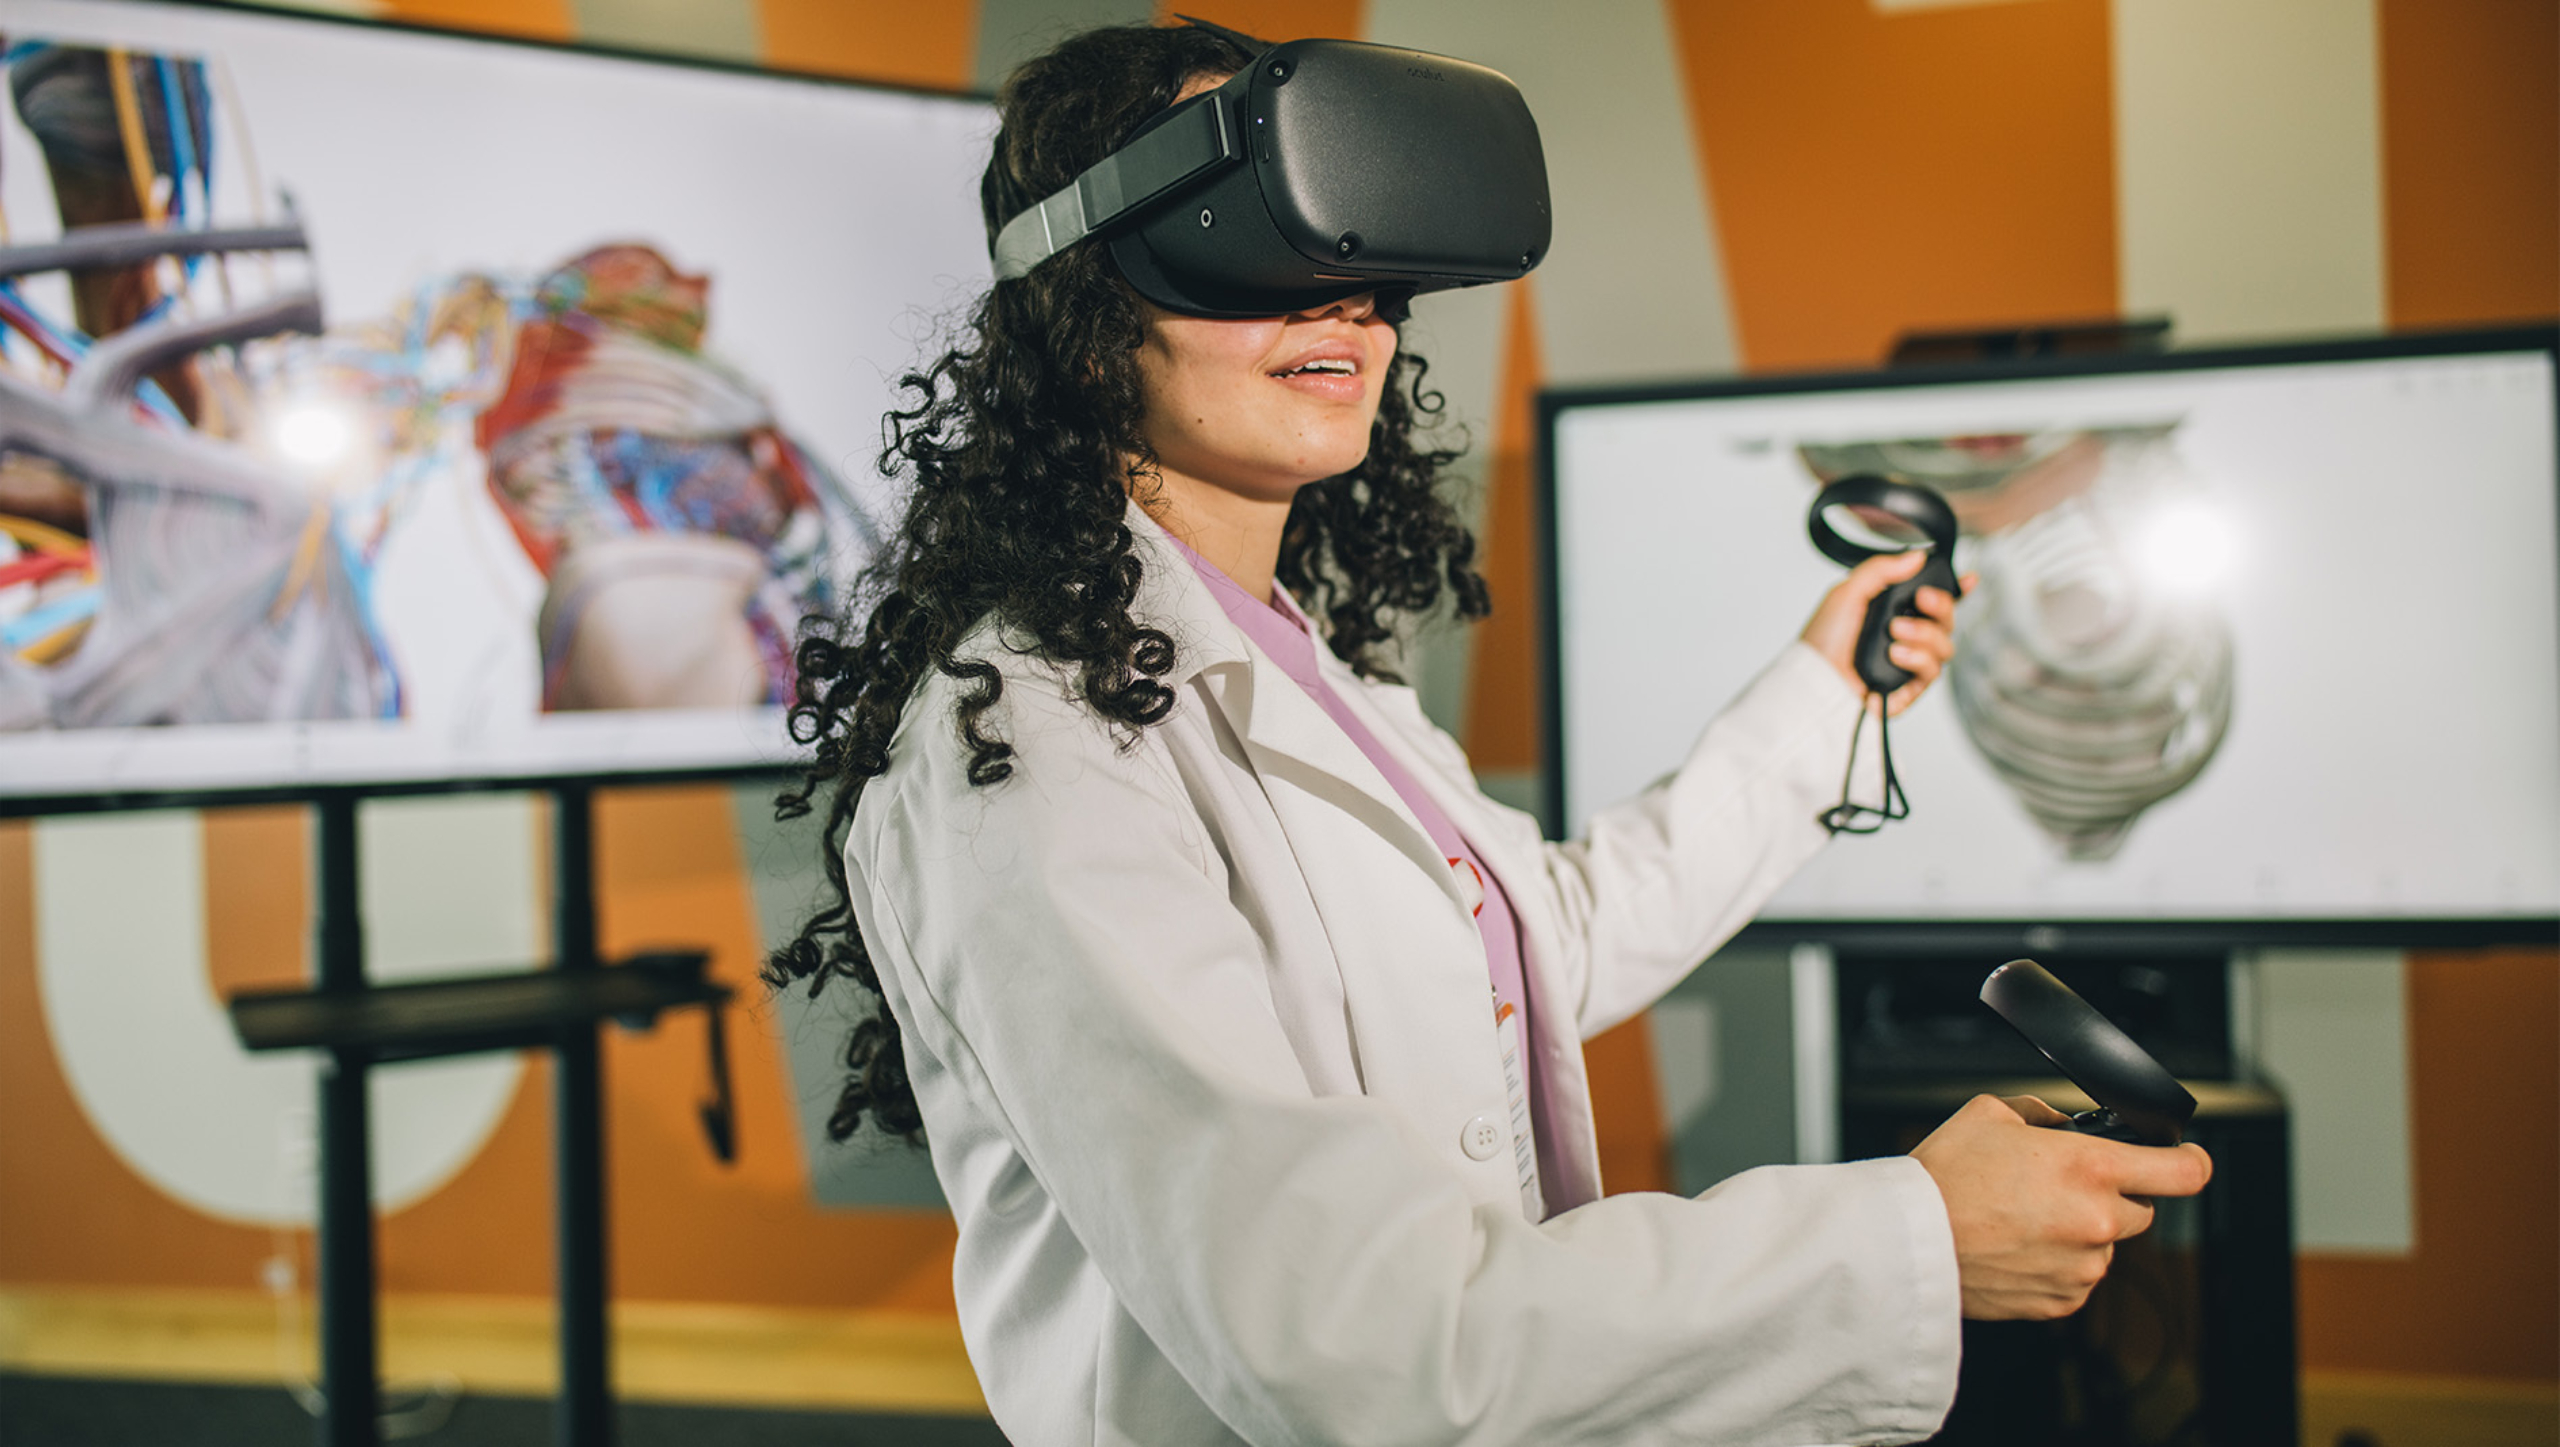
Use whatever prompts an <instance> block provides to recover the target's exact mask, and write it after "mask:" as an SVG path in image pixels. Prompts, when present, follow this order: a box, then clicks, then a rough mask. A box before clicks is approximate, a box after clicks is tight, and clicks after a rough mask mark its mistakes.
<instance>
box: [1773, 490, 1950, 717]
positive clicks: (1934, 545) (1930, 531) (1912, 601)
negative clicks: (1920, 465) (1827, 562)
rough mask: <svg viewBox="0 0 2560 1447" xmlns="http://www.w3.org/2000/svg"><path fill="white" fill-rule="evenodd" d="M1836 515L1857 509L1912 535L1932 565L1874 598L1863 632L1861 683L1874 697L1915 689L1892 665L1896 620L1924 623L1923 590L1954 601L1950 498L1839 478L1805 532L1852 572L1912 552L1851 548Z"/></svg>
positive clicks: (1860, 639) (1808, 517)
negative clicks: (1833, 515)
mask: <svg viewBox="0 0 2560 1447" xmlns="http://www.w3.org/2000/svg"><path fill="white" fill-rule="evenodd" d="M1835 508H1846V509H1854V510H1855V512H1856V513H1857V514H1862V515H1865V516H1867V517H1869V518H1871V519H1873V520H1874V521H1876V522H1878V523H1881V524H1884V525H1886V526H1890V527H1895V528H1896V530H1901V529H1908V530H1910V531H1912V532H1914V533H1917V534H1918V535H1919V536H1920V537H1921V538H1923V539H1925V541H1924V542H1921V543H1918V544H1917V546H1920V547H1923V548H1925V549H1927V551H1928V553H1929V561H1928V562H1926V563H1924V564H1922V565H1921V568H1920V571H1919V572H1918V573H1916V574H1913V575H1912V576H1911V577H1909V578H1906V579H1904V580H1903V581H1901V582H1899V583H1896V584H1894V585H1893V586H1892V587H1890V588H1887V589H1885V590H1884V591H1883V592H1882V593H1880V594H1878V595H1876V599H1875V601H1874V602H1872V603H1869V604H1868V605H1867V619H1866V622H1865V623H1864V624H1863V625H1861V626H1860V628H1859V629H1858V651H1857V655H1856V662H1857V665H1858V677H1859V679H1860V680H1862V681H1863V682H1865V684H1866V685H1867V687H1869V688H1871V689H1874V690H1875V691H1876V692H1877V693H1879V694H1889V693H1892V692H1893V691H1894V690H1895V689H1897V688H1900V687H1902V686H1903V685H1904V684H1906V683H1909V682H1910V681H1911V673H1910V670H1908V669H1905V668H1902V667H1900V666H1898V665H1896V664H1895V663H1894V661H1893V656H1892V654H1893V620H1894V619H1896V618H1917V617H1919V616H1920V604H1919V602H1918V597H1919V593H1920V590H1921V589H1923V588H1941V589H1944V590H1945V591H1946V594H1947V596H1948V597H1950V598H1952V597H1954V596H1955V595H1956V592H1957V583H1956V567H1955V561H1954V559H1955V551H1956V515H1955V510H1954V509H1952V508H1950V507H1948V506H1947V500H1946V499H1945V498H1942V497H1940V496H1938V494H1937V493H1935V492H1933V491H1931V490H1930V489H1928V488H1925V487H1921V486H1919V485H1918V484H1916V483H1908V482H1894V481H1892V480H1890V479H1888V478H1883V477H1878V476H1876V475H1875V474H1873V473H1866V472H1862V473H1859V474H1857V475H1855V476H1852V477H1844V478H1841V479H1840V480H1839V481H1837V482H1835V483H1833V484H1831V485H1830V486H1829V487H1826V488H1824V489H1823V490H1822V492H1821V494H1820V495H1819V496H1817V497H1815V498H1814V500H1813V511H1812V512H1811V513H1809V514H1807V515H1806V517H1805V527H1806V529H1807V530H1808V531H1810V532H1811V533H1812V534H1813V545H1814V546H1815V547H1816V548H1819V549H1821V550H1822V555H1823V556H1824V557H1826V558H1829V559H1831V560H1832V561H1833V562H1835V563H1838V564H1840V565H1841V566H1843V567H1850V568H1854V567H1856V566H1857V565H1858V564H1860V563H1863V562H1865V561H1866V560H1867V559H1869V558H1874V557H1881V556H1883V555H1885V554H1888V553H1895V552H1907V551H1909V550H1910V549H1909V548H1907V547H1893V546H1884V547H1878V546H1874V545H1872V544H1867V543H1860V542H1855V541H1853V540H1851V539H1850V538H1849V537H1847V536H1845V535H1844V534H1842V533H1841V532H1840V530H1839V529H1838V528H1837V527H1836V526H1834V524H1833V522H1832V519H1831V516H1830V514H1831V512H1832V510H1833V509H1835Z"/></svg>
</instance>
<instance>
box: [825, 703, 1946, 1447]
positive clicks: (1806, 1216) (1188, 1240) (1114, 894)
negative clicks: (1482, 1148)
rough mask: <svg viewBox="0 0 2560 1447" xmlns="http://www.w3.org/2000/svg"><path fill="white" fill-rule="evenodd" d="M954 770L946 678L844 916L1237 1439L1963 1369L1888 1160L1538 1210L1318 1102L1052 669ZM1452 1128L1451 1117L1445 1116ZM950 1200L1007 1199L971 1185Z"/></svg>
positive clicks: (1173, 857) (1451, 1435) (1526, 1436)
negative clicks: (990, 746) (987, 742)
mask: <svg viewBox="0 0 2560 1447" xmlns="http://www.w3.org/2000/svg"><path fill="white" fill-rule="evenodd" d="M1005 697H1006V703H1005V706H1004V707H1005V710H1006V712H1005V715H1004V716H1005V718H1006V719H1007V727H1006V732H1007V734H1008V736H1009V737H1010V739H1011V740H1012V742H1013V744H1014V747H1015V749H1016V750H1017V756H1016V759H1015V761H1014V763H1015V771H1014V775H1013V777H1012V778H1011V779H1009V780H1007V781H1005V782H1003V783H1001V784H998V785H995V786H992V787H987V788H973V787H971V786H970V785H969V784H968V783H967V781H966V779H965V778H964V777H963V773H962V771H963V767H964V762H965V760H964V758H963V757H962V755H961V751H960V750H959V748H958V747H957V745H956V744H955V743H953V742H952V741H951V740H950V739H949V737H948V735H949V732H950V727H949V722H948V720H949V709H948V701H947V692H946V691H941V690H937V689H936V688H930V687H929V688H928V689H927V690H925V691H924V693H923V694H922V695H921V696H920V697H919V698H918V699H917V700H916V701H915V702H914V703H912V704H911V705H910V708H909V718H910V726H909V729H908V731H907V733H906V735H905V736H904V737H902V740H901V743H900V746H899V748H900V752H901V753H902V754H904V755H905V757H902V758H899V759H898V760H897V761H896V762H895V763H893V766H892V770H891V772H890V773H889V774H888V775H885V776H883V777H882V778H881V779H880V780H877V781H875V782H874V783H873V784H872V785H871V787H870V791H869V792H868V793H866V796H865V797H864V799H863V801H862V805H861V809H860V811H859V812H858V815H857V818H856V821H855V826H854V830H853V835H852V837H851V839H850V840H849V843H848V850H847V853H848V863H849V865H850V866H851V869H850V875H851V878H852V880H853V883H854V888H855V891H856V893H855V898H856V900H857V901H858V903H859V906H860V908H859V910H858V914H859V917H860V921H861V925H862V929H863V933H864V937H865V939H866V941H867V942H868V944H869V946H870V949H871V951H872V954H873V958H874V959H875V961H877V962H878V963H879V965H880V968H881V971H882V975H883V981H884V985H885V986H886V987H887V990H888V992H889V995H890V998H891V1001H892V1003H893V1004H894V1005H895V1006H896V1007H897V1008H898V1013H899V1019H900V1022H901V1024H902V1026H903V1027H904V1029H905V1030H906V1032H907V1037H908V1049H909V1050H910V1051H911V1052H924V1053H929V1054H930V1056H931V1057H932V1059H933V1061H934V1062H935V1063H936V1064H937V1066H938V1067H939V1068H940V1069H941V1070H942V1071H944V1072H946V1073H947V1076H948V1079H947V1081H946V1082H945V1084H946V1085H948V1086H950V1087H952V1088H956V1089H957V1090H959V1091H961V1092H963V1093H964V1094H965V1095H966V1096H967V1097H968V1099H969V1103H970V1106H971V1108H972V1109H973V1110H975V1111H979V1112H986V1113H992V1114H993V1115H994V1116H995V1117H996V1118H997V1119H998V1120H999V1121H1000V1127H1001V1129H1002V1131H1003V1132H1004V1134H1005V1136H1006V1138H1007V1139H1008V1140H1009V1142H1010V1143H1011V1145H1012V1146H1013V1148H1014V1149H1015V1150H1016V1151H1017V1152H1018V1153H1019V1154H1020V1155H1021V1157H1022V1158H1023V1159H1024V1161H1025V1162H1026V1163H1027V1164H1028V1165H1029V1167H1030V1168H1031V1171H1032V1173H1033V1174H1034V1175H1035V1176H1036V1177H1037V1179H1038V1181H1039V1182H1040V1184H1041V1187H1042V1188H1043V1189H1044V1190H1045V1191H1046V1192H1047V1194H1048V1195H1049V1197H1050V1199H1051V1200H1052V1201H1053V1202H1054V1204H1055V1206H1056V1208H1057V1209H1058V1211H1059V1212H1060V1213H1061V1214H1062V1216H1063V1217H1064V1219H1065V1220H1066V1221H1067V1223H1068V1224H1069V1226H1070V1227H1071V1229H1072V1230H1073V1232H1074V1234H1075V1237H1076V1239H1077V1240H1078V1241H1079V1242H1080V1243H1081V1244H1082V1245H1083V1247H1084V1248H1085V1249H1086V1251H1087V1252H1088V1253H1089V1255H1090V1256H1091V1258H1092V1260H1093V1261H1094V1263H1095V1264H1096V1266H1097V1268H1098V1269H1099V1271H1100V1272H1101V1274H1102V1276H1103V1277H1104V1279H1105V1280H1106V1281H1107V1282H1108V1283H1109V1284H1110V1287H1111V1289H1112V1291H1113V1292H1114V1293H1115V1295H1116V1296H1117V1297H1118V1298H1119V1300H1120V1303H1121V1304H1122V1306H1123V1307H1124V1308H1125V1309H1126V1311H1127V1312H1128V1313H1129V1315H1130V1317H1131V1318H1132V1319H1133V1320H1134V1321H1136V1322H1137V1323H1138V1324H1139V1326H1140V1327H1141V1328H1142V1329H1143V1330H1144V1331H1145V1333H1146V1334H1147V1336H1148V1338H1149V1340H1150V1341H1151V1342H1153V1343H1154V1344H1155V1345H1156V1346H1157V1348H1158V1349H1159V1350H1160V1351H1161V1352H1162V1353H1163V1354H1164V1355H1165V1357H1166V1358H1167V1359H1168V1360H1169V1361H1170V1362H1171V1363H1172V1364H1173V1366H1174V1368H1175V1369H1176V1370H1177V1371H1178V1372H1179V1373H1180V1374H1181V1376H1182V1378H1183V1380H1184V1381H1185V1382H1186V1383H1187V1384H1188V1385H1189V1387H1190V1388H1191V1389H1192V1390H1193V1391H1194V1392H1195V1393H1197V1394H1198V1395H1199V1397H1200V1398H1201V1399H1202V1400H1203V1401H1205V1402H1206V1403H1208V1404H1209V1405H1210V1407H1211V1408H1212V1410H1214V1411H1215V1412H1216V1413H1217V1414H1218V1415H1219V1417H1220V1418H1221V1419H1222V1420H1224V1421H1225V1422H1227V1423H1228V1424H1229V1425H1230V1426H1231V1427H1232V1428H1233V1430H1234V1431H1235V1432H1236V1433H1237V1434H1238V1435H1240V1436H1242V1437H1243V1438H1245V1439H1246V1440H1248V1441H1252V1442H1256V1443H1264V1444H1302V1443H1303V1444H1317V1443H1371V1442H1375V1443H1440V1442H1450V1443H1455V1442H1483V1443H1490V1442H1539V1443H1546V1444H1557V1447H1562V1444H1571V1443H1609V1444H1620V1447H1623V1444H1633V1443H1649V1442H1694V1441H1716V1442H1728V1443H1743V1444H1760V1443H1766V1444H1779V1443H1809V1442H1843V1443H1850V1442H1855V1443H1866V1442H1883V1441H1901V1440H1907V1439H1909V1438H1913V1437H1917V1436H1921V1435H1925V1434H1926V1433H1928V1432H1930V1431H1933V1430H1935V1428H1936V1426H1937V1424H1938V1420H1939V1416H1940V1414H1941V1413H1942V1412H1943V1411H1944V1408H1945V1405H1946V1400H1947V1394H1948V1392H1949V1391H1950V1390H1951V1386H1952V1383H1951V1372H1952V1364H1953V1362H1954V1360H1955V1355H1956V1353H1955V1342H1954V1331H1955V1314H1954V1312H1953V1310H1952V1309H1951V1307H1952V1280H1951V1278H1952V1272H1951V1269H1950V1267H1949V1266H1948V1263H1949V1262H1950V1261H1951V1259H1952V1250H1951V1246H1950V1243H1949V1242H1948V1241H1947V1240H1946V1239H1945V1225H1944V1222H1945V1215H1944V1211H1943V1209H1942V1208H1941V1207H1940V1206H1939V1204H1938V1201H1937V1196H1936V1191H1935V1187H1934V1186H1933V1185H1932V1183H1931V1182H1930V1181H1929V1179H1928V1177H1927V1175H1926V1173H1925V1172H1924V1171H1923V1170H1922V1169H1921V1168H1920V1167H1919V1166H1918V1165H1917V1164H1916V1163H1914V1162H1912V1161H1910V1160H1908V1159H1895V1160H1888V1161H1871V1162H1860V1163H1854V1164H1849V1165H1841V1166H1832V1167H1818V1168H1791V1169H1788V1170H1784V1171H1766V1172H1753V1173H1749V1174H1746V1175H1744V1176H1741V1177H1737V1178H1736V1179H1734V1180H1733V1181H1730V1182H1727V1183H1726V1184H1725V1185H1723V1186H1721V1187H1719V1188H1717V1190H1715V1191H1713V1192H1710V1193H1708V1194H1707V1195H1706V1196H1705V1197H1702V1198H1699V1199H1697V1200H1685V1199H1682V1198H1678V1197H1672V1196H1653V1195H1634V1196H1622V1197H1616V1198H1612V1199H1609V1200H1606V1201H1602V1202H1599V1203H1596V1204H1594V1205H1593V1206H1591V1207H1588V1208H1586V1209H1583V1210H1578V1211H1574V1212H1571V1213H1569V1215H1567V1216H1565V1217H1562V1218H1559V1219H1557V1220H1555V1221H1551V1222H1549V1223H1547V1224H1546V1225H1544V1226H1535V1225H1532V1224H1530V1223H1529V1222H1527V1221H1525V1220H1524V1219H1522V1218H1521V1217H1520V1215H1519V1214H1518V1212H1517V1210H1516V1208H1509V1207H1505V1206H1502V1205H1482V1206H1479V1205H1476V1204H1473V1203H1472V1202H1471V1199H1470V1197H1469V1195H1468V1193H1467V1191H1466V1189H1465V1185H1464V1178H1463V1177H1462V1176H1461V1175H1460V1174H1459V1172H1460V1170H1461V1169H1463V1167H1464V1164H1465V1163H1464V1162H1463V1161H1461V1160H1459V1159H1458V1155H1457V1150H1456V1147H1457V1144H1458V1142H1457V1140H1456V1134H1457V1133H1456V1131H1455V1130H1454V1128H1453V1129H1452V1130H1451V1131H1450V1132H1449V1135H1450V1137H1451V1138H1450V1139H1448V1140H1446V1141H1442V1140H1437V1139H1425V1138H1424V1136H1423V1133H1422V1132H1421V1131H1420V1130H1419V1129H1418V1128H1417V1127H1416V1126H1415V1125H1414V1124H1413V1123H1411V1122H1410V1121H1409V1120H1407V1119H1406V1118H1405V1117H1404V1116H1403V1115H1401V1114H1400V1113H1398V1112H1397V1111H1395V1110H1393V1109H1391V1108H1389V1107H1388V1106H1387V1105H1385V1104H1384V1103H1382V1102H1381V1101H1379V1100H1376V1099H1373V1098H1370V1097H1366V1096H1356V1095H1354V1096H1339V1095H1337V1096H1326V1097H1317V1096H1315V1095H1313V1094H1312V1093H1311V1092H1310V1091H1309V1089H1308V1087H1307V1085H1306V1082H1305V1080H1304V1078H1303V1076H1302V1074H1301V1072H1300V1071H1299V1069H1298V1067H1297V1065H1296V1063H1295V1059H1294V1057H1293V1055H1292V1053H1291V1051H1290V1049H1289V1047H1288V1044H1287V1041H1286V1040H1285V1038H1284V1037H1283V1034H1282V1031H1281V1027H1280V1024H1279V1022H1278V1018H1277V1015H1276V1013H1275V1011H1274V1009H1273V1006H1272V1003H1271V999H1270V994H1269V988H1268V986H1267V984H1266V983H1265V969H1266V965H1265V961H1264V960H1263V959H1262V958H1261V954H1260V946H1259V944H1258V942H1257V938H1256V936H1255V935H1254V934H1253V933H1252V931H1251V930H1250V929H1249V928H1248V927H1247V924H1246V922H1245V921H1244V919H1243V917H1242V916H1241V915H1240V914H1239V913H1238V911H1237V909H1236V908H1235V907H1234V905H1233V904H1232V903H1231V902H1230V898H1229V895H1228V892H1227V888H1226V884H1225V882H1224V880H1223V877H1222V874H1221V868H1222V866H1221V865H1220V863H1219V860H1218V857H1217V855H1216V853H1215V850H1214V849H1213V848H1212V847H1211V845H1210V842H1209V841H1208V840H1207V838H1206V837H1205V833H1204V829H1203V826H1202V823H1201V821H1200V819H1199V817H1198V816H1197V814H1196V813H1194V812H1193V811H1192V810H1191V809H1190V808H1189V807H1188V806H1187V804H1186V802H1185V796H1184V795H1183V793H1182V791H1181V787H1180V784H1179V782H1178V780H1177V779H1176V778H1175V777H1174V776H1173V773H1172V770H1171V768H1170V766H1169V765H1167V764H1166V763H1164V762H1163V760H1162V758H1161V757H1160V756H1158V755H1156V754H1154V753H1152V752H1151V750H1150V749H1149V747H1148V745H1147V742H1146V740H1145V738H1144V737H1143V736H1141V737H1140V738H1139V739H1138V740H1137V741H1136V742H1135V743H1130V742H1128V741H1125V740H1122V739H1119V738H1115V737H1113V735H1112V734H1111V732H1110V731H1109V730H1108V729H1107V728H1105V727H1104V726H1103V725H1102V724H1100V723H1099V722H1098V721H1096V720H1095V719H1094V718H1093V717H1092V715H1091V714H1090V713H1089V712H1088V711H1086V710H1084V709H1083V708H1082V707H1081V706H1079V705H1077V704H1074V703H1072V702H1069V701H1068V700H1066V699H1064V698H1062V697H1060V696H1058V692H1057V688H1056V685H1055V684H1054V683H1045V682H1044V681H1042V680H1038V679H1036V678H1030V677H1025V676H1023V675H1021V674H1016V675H1015V676H1014V677H1012V678H1011V679H1010V680H1009V686H1008V688H1007V691H1006V695H1005ZM1455 1124H1456V1123H1454V1122H1453V1123H1452V1125H1453V1127H1454V1125H1455ZM968 1209H984V1210H994V1209H1001V1207H1000V1206H999V1205H997V1204H992V1203H975V1204H974V1205H973V1206H972V1207H970V1208H968Z"/></svg>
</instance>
